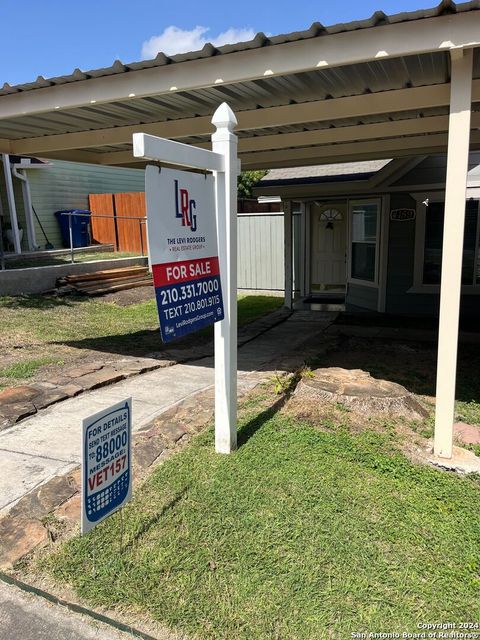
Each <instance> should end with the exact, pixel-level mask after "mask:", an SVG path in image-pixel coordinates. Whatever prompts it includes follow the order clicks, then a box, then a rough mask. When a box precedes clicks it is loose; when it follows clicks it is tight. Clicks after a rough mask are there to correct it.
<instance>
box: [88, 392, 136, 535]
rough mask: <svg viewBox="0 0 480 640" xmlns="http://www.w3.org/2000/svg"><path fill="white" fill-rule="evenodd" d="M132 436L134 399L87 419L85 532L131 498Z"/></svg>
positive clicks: (124, 401)
mask: <svg viewBox="0 0 480 640" xmlns="http://www.w3.org/2000/svg"><path fill="white" fill-rule="evenodd" d="M131 436H132V399H131V398H128V399H127V400H123V401H122V402H119V403H117V404H115V405H113V406H111V407H109V408H108V409H104V410H103V411H100V412H98V413H95V414H94V415H92V416H89V417H88V418H85V419H84V421H83V429H82V523H81V532H82V534H83V533H87V532H88V531H90V530H91V529H93V528H94V527H95V526H96V525H97V524H99V523H100V522H101V521H102V520H104V519H105V518H107V517H108V516H109V515H111V514H112V513H113V512H114V511H116V510H117V509H119V508H120V507H122V506H123V505H124V504H125V503H126V502H128V500H130V497H131V494H132V468H131V439H132V438H131Z"/></svg>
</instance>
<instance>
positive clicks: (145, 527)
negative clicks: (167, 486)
mask: <svg viewBox="0 0 480 640" xmlns="http://www.w3.org/2000/svg"><path fill="white" fill-rule="evenodd" d="M189 488H190V485H187V486H186V487H183V489H182V490H181V491H179V492H178V493H177V494H176V495H175V496H174V497H173V498H172V499H171V500H170V502H168V503H167V504H166V505H164V506H163V507H162V508H161V509H160V511H158V512H157V513H155V515H153V516H152V517H151V518H148V519H147V520H145V521H144V522H142V523H141V525H140V526H139V527H138V530H137V531H135V534H134V535H133V536H132V538H131V539H130V540H128V542H127V543H126V544H125V546H124V548H123V550H124V551H125V550H126V549H127V548H128V547H132V546H133V545H134V544H135V542H137V541H138V540H139V539H140V538H141V537H142V536H143V535H145V534H146V533H147V532H148V531H149V530H150V529H151V528H152V527H154V526H155V525H156V524H158V523H159V522H160V520H161V519H162V518H163V516H164V515H166V514H167V513H168V512H169V511H171V510H172V509H174V508H175V507H176V506H177V504H178V503H179V502H180V501H181V500H182V499H183V497H184V496H185V495H186V493H187V492H188V490H189Z"/></svg>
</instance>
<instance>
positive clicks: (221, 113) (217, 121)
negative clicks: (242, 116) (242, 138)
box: [212, 102, 238, 131]
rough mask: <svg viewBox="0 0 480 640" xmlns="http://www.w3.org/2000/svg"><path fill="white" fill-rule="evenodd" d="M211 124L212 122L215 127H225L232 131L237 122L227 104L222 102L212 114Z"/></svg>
mask: <svg viewBox="0 0 480 640" xmlns="http://www.w3.org/2000/svg"><path fill="white" fill-rule="evenodd" d="M212 124H214V125H215V126H216V127H217V129H223V128H227V129H228V130H229V131H233V130H234V129H235V127H236V126H237V124H238V122H237V118H236V117H235V114H234V113H233V111H232V110H231V109H230V107H229V106H228V104H227V103H226V102H222V104H221V105H220V106H219V107H218V109H217V110H216V111H215V113H214V114H213V118H212Z"/></svg>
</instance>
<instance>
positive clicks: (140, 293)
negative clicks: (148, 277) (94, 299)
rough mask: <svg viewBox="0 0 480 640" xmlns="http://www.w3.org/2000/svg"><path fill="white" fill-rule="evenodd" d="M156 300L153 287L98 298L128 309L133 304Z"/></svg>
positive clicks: (128, 290) (137, 288) (116, 292)
mask: <svg viewBox="0 0 480 640" xmlns="http://www.w3.org/2000/svg"><path fill="white" fill-rule="evenodd" d="M154 298H155V289H154V288H153V287H152V286H150V285H149V286H145V287H136V288H135V289H126V290H125V291H115V292H114V293H106V294H105V295H103V296H98V299H99V300H102V301H103V302H114V303H115V304H117V305H118V306H119V307H128V306H129V305H131V304H139V303H140V302H147V300H153V299H154Z"/></svg>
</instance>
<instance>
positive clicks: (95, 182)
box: [14, 160, 145, 248]
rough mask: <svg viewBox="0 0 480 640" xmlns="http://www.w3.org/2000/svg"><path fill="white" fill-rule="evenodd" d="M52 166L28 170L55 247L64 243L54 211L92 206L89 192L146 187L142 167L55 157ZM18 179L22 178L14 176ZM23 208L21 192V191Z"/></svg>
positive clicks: (40, 239)
mask: <svg viewBox="0 0 480 640" xmlns="http://www.w3.org/2000/svg"><path fill="white" fill-rule="evenodd" d="M51 162H52V166H51V167H50V168H48V169H31V170H30V171H28V174H27V175H28V179H29V182H30V190H31V193H32V203H33V206H34V207H35V210H36V212H37V214H38V216H39V218H40V220H41V221H42V225H43V227H44V229H45V231H46V233H47V236H48V239H49V240H50V242H51V243H52V244H53V245H54V246H55V248H60V247H61V246H62V241H61V236H60V229H59V227H58V223H57V220H56V218H55V217H54V215H53V214H54V212H55V211H59V210H60V209H88V194H89V193H119V192H120V193H121V192H129V191H144V190H145V174H144V171H143V170H142V169H124V168H117V167H101V166H98V165H91V164H81V163H77V162H65V161H62V160H52V161H51ZM14 182H15V183H18V182H19V181H18V180H16V179H15V178H14ZM18 193H19V200H18V201H17V202H19V208H20V205H21V208H22V212H23V204H22V203H21V197H20V196H21V191H20V190H19V192H18ZM35 224H36V227H35V228H36V234H37V242H38V244H39V245H40V246H42V247H43V246H44V245H45V238H44V236H43V234H42V232H41V230H40V227H39V226H38V224H37V222H36V221H35Z"/></svg>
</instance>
